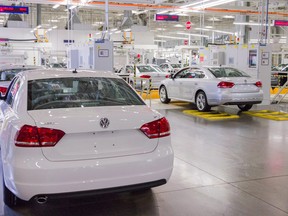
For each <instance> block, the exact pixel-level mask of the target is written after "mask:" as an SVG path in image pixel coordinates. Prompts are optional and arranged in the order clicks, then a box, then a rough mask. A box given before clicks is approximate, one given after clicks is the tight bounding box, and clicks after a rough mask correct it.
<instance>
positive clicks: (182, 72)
mask: <svg viewBox="0 0 288 216" xmlns="http://www.w3.org/2000/svg"><path fill="white" fill-rule="evenodd" d="M189 71H190V68H187V69H185V70H182V71H181V72H179V73H177V74H176V76H175V78H176V79H178V78H187V77H186V76H187V73H189Z"/></svg>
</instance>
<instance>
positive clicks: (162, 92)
mask: <svg viewBox="0 0 288 216" xmlns="http://www.w3.org/2000/svg"><path fill="white" fill-rule="evenodd" d="M159 93H160V101H161V102H162V103H165V104H168V103H169V102H170V101H171V100H170V99H169V98H168V96H167V90H166V88H165V86H161V87H160V90H159Z"/></svg>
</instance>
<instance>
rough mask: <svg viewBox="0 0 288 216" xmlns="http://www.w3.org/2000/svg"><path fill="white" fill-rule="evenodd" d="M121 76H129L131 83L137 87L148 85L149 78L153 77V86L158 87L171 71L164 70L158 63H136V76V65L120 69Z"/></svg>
mask: <svg viewBox="0 0 288 216" xmlns="http://www.w3.org/2000/svg"><path fill="white" fill-rule="evenodd" d="M118 75H119V76H129V83H130V84H131V85H132V86H134V87H135V88H137V89H139V88H141V78H142V86H144V87H145V88H146V87H148V84H149V79H151V88H153V89H158V88H159V86H160V84H161V81H162V80H164V79H166V78H168V77H169V75H170V74H169V73H166V72H164V71H162V70H161V69H160V68H159V67H158V66H157V65H156V66H155V65H149V64H148V65H145V64H138V65H136V74H135V77H134V65H131V64H129V65H126V66H125V67H123V68H121V69H120V70H119V71H118Z"/></svg>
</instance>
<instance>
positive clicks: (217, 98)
mask: <svg viewBox="0 0 288 216" xmlns="http://www.w3.org/2000/svg"><path fill="white" fill-rule="evenodd" d="M262 100H263V92H262V91H260V92H255V93H231V92H229V91H223V92H221V93H220V94H219V92H218V93H216V94H213V95H212V96H211V97H210V98H208V104H209V105H212V106H213V105H243V104H259V103H261V102H262Z"/></svg>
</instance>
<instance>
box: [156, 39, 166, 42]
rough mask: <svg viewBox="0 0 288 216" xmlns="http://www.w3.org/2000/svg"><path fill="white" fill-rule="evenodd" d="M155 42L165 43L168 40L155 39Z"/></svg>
mask: <svg viewBox="0 0 288 216" xmlns="http://www.w3.org/2000/svg"><path fill="white" fill-rule="evenodd" d="M154 42H163V43H165V42H167V41H165V40H156V39H155V40H154Z"/></svg>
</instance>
